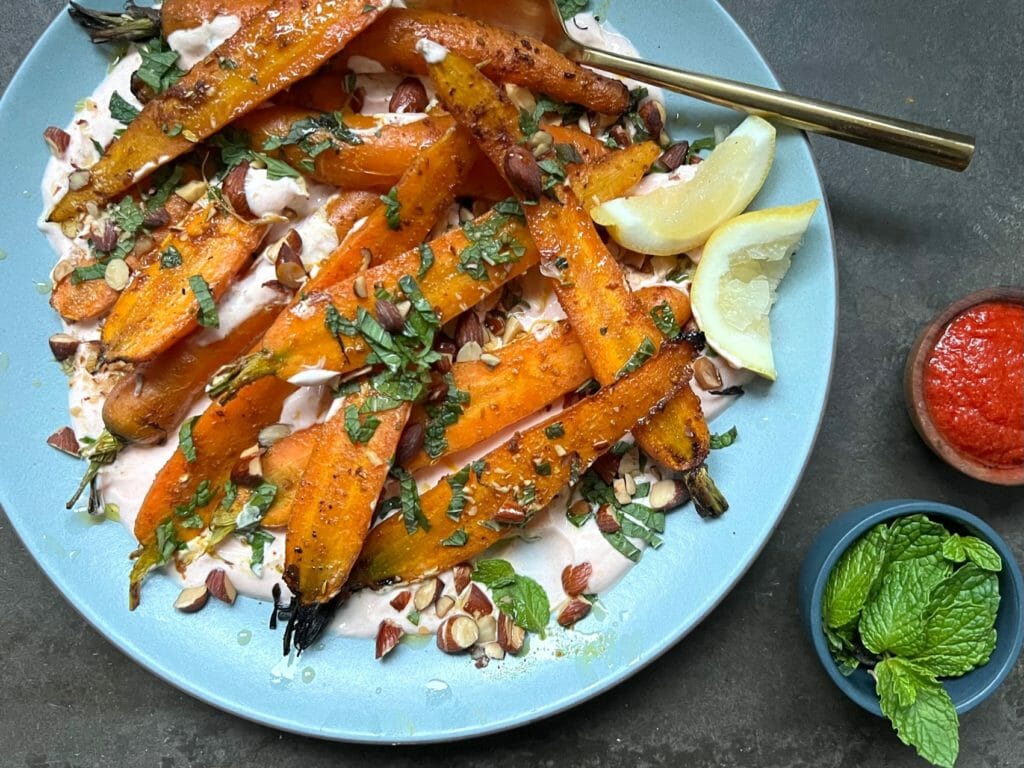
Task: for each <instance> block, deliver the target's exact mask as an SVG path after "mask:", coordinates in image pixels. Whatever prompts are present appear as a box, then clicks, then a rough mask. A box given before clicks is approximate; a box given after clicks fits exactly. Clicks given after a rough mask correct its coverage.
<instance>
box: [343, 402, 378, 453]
mask: <svg viewBox="0 0 1024 768" xmlns="http://www.w3.org/2000/svg"><path fill="white" fill-rule="evenodd" d="M379 426H380V419H378V418H376V417H374V416H366V417H365V418H364V419H363V420H362V421H360V419H359V409H358V408H356V407H355V406H354V405H349V406H347V407H346V408H345V432H347V433H348V439H349V440H351V441H352V443H353V444H359V443H368V442H370V440H371V439H373V435H374V433H376V431H377V427H379Z"/></svg>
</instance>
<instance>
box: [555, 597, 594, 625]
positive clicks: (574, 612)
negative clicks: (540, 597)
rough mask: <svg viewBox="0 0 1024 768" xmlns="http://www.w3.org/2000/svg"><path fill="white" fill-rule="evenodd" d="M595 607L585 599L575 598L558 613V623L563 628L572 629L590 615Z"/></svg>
mask: <svg viewBox="0 0 1024 768" xmlns="http://www.w3.org/2000/svg"><path fill="white" fill-rule="evenodd" d="M592 607H593V606H592V605H591V603H590V601H589V600H587V599H586V598H585V597H574V598H572V599H571V600H570V601H569V602H568V603H566V604H565V607H564V608H562V610H561V611H559V613H558V623H559V624H561V625H562V626H563V627H572V626H573V625H575V624H576V622H578V621H582V620H583V619H585V618H586V617H587V615H588V614H589V613H590V609H591V608H592Z"/></svg>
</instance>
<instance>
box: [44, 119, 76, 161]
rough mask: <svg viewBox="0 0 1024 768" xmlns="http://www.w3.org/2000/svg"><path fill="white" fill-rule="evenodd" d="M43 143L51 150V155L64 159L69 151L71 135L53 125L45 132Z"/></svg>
mask: <svg viewBox="0 0 1024 768" xmlns="http://www.w3.org/2000/svg"><path fill="white" fill-rule="evenodd" d="M43 141H45V142H46V146H48V147H49V148H50V154H52V155H53V156H54V157H64V153H65V152H67V151H68V145H69V144H70V143H71V135H70V134H69V133H68V132H67V131H65V130H64V129H63V128H58V127H57V126H55V125H51V126H50V127H49V128H47V129H46V130H45V131H43Z"/></svg>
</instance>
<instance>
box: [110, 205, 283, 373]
mask: <svg viewBox="0 0 1024 768" xmlns="http://www.w3.org/2000/svg"><path fill="white" fill-rule="evenodd" d="M266 231H267V225H265V224H262V223H258V222H249V221H245V220H243V219H241V218H240V217H238V216H236V215H235V214H234V213H232V212H230V211H226V210H221V208H219V207H218V206H217V205H214V204H210V205H207V206H205V207H204V206H203V205H201V204H199V205H196V206H194V207H193V208H192V210H191V211H189V213H188V215H187V216H186V217H185V219H184V220H183V221H182V222H181V225H180V227H179V228H178V229H177V230H175V231H174V232H173V233H172V234H171V235H170V236H168V237H167V238H166V239H165V240H164V241H163V242H162V243H160V245H159V246H158V248H159V250H160V252H161V253H171V252H172V251H173V252H174V253H176V254H177V256H176V261H177V262H179V263H178V264H177V266H171V267H165V265H164V263H163V260H162V259H156V260H154V261H153V262H151V263H150V264H149V265H148V266H146V267H144V268H143V269H141V270H139V272H138V273H137V274H136V275H135V277H134V279H133V280H132V282H131V283H129V284H128V287H127V288H125V289H124V291H122V292H121V295H120V296H119V297H118V299H117V302H116V303H115V304H114V306H113V308H112V309H111V310H110V314H109V315H108V316H107V319H106V322H105V323H104V324H103V331H102V336H101V338H102V341H103V344H104V347H105V352H104V354H105V356H106V358H107V359H108V360H126V361H130V362H144V361H146V360H152V359H153V358H154V357H156V356H157V355H158V354H160V353H161V352H163V351H164V350H165V349H167V348H169V347H170V346H171V345H173V344H174V343H175V342H177V341H179V340H180V339H183V338H184V337H185V336H187V335H188V334H189V333H191V332H192V331H193V330H194V329H195V328H196V327H198V326H199V323H200V314H199V313H200V309H201V304H200V298H201V293H202V291H203V286H204V285H205V287H206V288H205V290H206V291H208V292H209V295H210V296H211V297H212V299H213V300H214V301H216V299H218V298H219V297H220V296H221V295H222V294H223V293H224V291H226V290H227V289H228V286H229V285H230V284H231V283H232V281H233V280H234V279H235V276H236V275H237V274H238V272H240V271H241V270H242V268H243V267H245V266H246V265H247V264H248V263H249V260H250V258H251V257H252V254H253V252H254V251H255V250H256V248H257V246H259V244H260V241H261V240H262V239H263V235H264V234H265V233H266ZM212 321H213V319H212V318H207V319H206V322H208V323H209V322H212Z"/></svg>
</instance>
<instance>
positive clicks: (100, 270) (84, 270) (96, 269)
mask: <svg viewBox="0 0 1024 768" xmlns="http://www.w3.org/2000/svg"><path fill="white" fill-rule="evenodd" d="M106 274H107V265H106V264H89V265H87V266H84V267H75V268H74V269H73V270H71V284H72V285H78V284H79V283H84V282H85V281H86V280H102V279H103V276H104V275H106Z"/></svg>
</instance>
